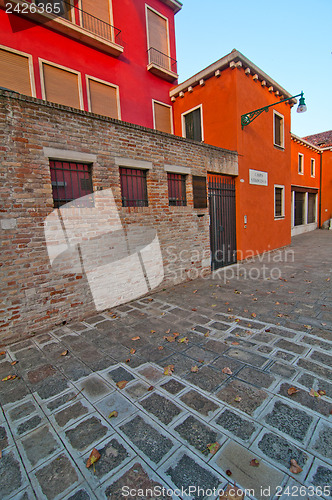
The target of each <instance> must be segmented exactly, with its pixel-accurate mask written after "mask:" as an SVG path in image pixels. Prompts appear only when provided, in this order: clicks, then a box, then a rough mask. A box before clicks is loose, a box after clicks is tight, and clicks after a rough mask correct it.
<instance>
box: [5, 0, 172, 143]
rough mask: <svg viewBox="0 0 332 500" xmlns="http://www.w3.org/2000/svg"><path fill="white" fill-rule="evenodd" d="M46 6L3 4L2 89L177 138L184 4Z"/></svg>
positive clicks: (114, 0) (134, 0)
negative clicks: (177, 21) (178, 16)
mask: <svg viewBox="0 0 332 500" xmlns="http://www.w3.org/2000/svg"><path fill="white" fill-rule="evenodd" d="M44 3H45V2H41V1H40V2H39V1H38V0H35V1H34V2H33V1H31V0H29V1H28V2H23V1H21V0H12V1H11V2H6V1H5V0H1V1H0V33H1V37H0V87H5V88H7V89H10V90H14V91H17V92H19V93H21V94H24V95H29V96H32V97H37V98H39V99H45V100H47V101H50V102H55V103H59V104H62V105H65V106H70V107H73V108H77V109H81V110H86V111H91V112H93V113H96V114H102V115H106V116H110V117H112V118H117V119H121V120H123V121H128V122H130V123H135V124H138V125H142V126H145V127H150V128H156V129H158V130H162V131H164V132H170V133H171V132H172V131H173V124H172V114H171V107H170V105H171V101H170V98H169V89H170V87H171V86H172V85H173V84H174V83H175V82H176V79H177V68H176V47H175V32H174V15H175V13H176V12H178V11H179V10H180V9H181V4H180V2H178V0H148V1H145V0H98V2H94V1H91V0H68V1H67V0H61V1H60V2H57V3H56V7H54V11H53V12H46V11H45V7H44ZM47 5H48V6H51V3H49V4H47ZM47 10H49V9H47Z"/></svg>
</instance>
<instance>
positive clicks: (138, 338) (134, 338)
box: [131, 336, 141, 340]
mask: <svg viewBox="0 0 332 500" xmlns="http://www.w3.org/2000/svg"><path fill="white" fill-rule="evenodd" d="M140 339H141V337H139V336H137V337H133V338H132V339H131V340H140Z"/></svg>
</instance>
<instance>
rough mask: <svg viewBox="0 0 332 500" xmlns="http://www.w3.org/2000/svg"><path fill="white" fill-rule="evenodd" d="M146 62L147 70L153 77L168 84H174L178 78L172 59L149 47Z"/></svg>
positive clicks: (174, 62)
mask: <svg viewBox="0 0 332 500" xmlns="http://www.w3.org/2000/svg"><path fill="white" fill-rule="evenodd" d="M148 60H149V63H148V66H147V69H148V71H150V72H151V73H153V74H154V75H157V76H159V77H160V78H163V79H164V80H167V81H168V82H174V80H176V79H177V78H178V74H177V67H176V60H175V59H172V57H169V56H168V55H166V54H163V53H162V52H160V51H159V50H157V49H154V48H153V47H150V48H149V50H148Z"/></svg>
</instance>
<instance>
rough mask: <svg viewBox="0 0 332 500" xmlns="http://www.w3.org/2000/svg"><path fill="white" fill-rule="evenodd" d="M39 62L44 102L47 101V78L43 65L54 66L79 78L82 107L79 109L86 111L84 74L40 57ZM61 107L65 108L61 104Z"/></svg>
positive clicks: (79, 96) (79, 97)
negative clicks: (83, 87) (83, 84)
mask: <svg viewBox="0 0 332 500" xmlns="http://www.w3.org/2000/svg"><path fill="white" fill-rule="evenodd" d="M38 62H39V73H40V86H41V92H42V99H43V100H44V101H46V88H45V78H44V67H43V65H44V64H47V65H48V66H53V67H55V68H58V69H62V70H64V71H67V72H68V73H74V75H77V77H78V78H77V81H78V99H79V103H80V107H79V108H78V109H80V110H81V111H84V101H83V89H82V73H81V72H80V71H76V70H75V69H71V68H67V66H62V65H61V64H57V63H54V62H52V61H48V60H47V59H43V58H41V57H38ZM56 104H57V103H56ZM59 105H60V106H64V105H63V104H59ZM75 109H76V108H75Z"/></svg>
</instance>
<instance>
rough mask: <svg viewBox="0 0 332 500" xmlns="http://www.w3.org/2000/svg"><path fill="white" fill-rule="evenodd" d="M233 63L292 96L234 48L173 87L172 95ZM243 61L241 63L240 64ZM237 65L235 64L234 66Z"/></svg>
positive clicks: (193, 85) (276, 89)
mask: <svg viewBox="0 0 332 500" xmlns="http://www.w3.org/2000/svg"><path fill="white" fill-rule="evenodd" d="M231 63H233V67H243V69H244V70H246V69H249V70H250V73H251V74H253V75H257V76H258V79H259V80H260V81H262V82H263V81H265V82H266V87H273V91H274V92H276V91H278V92H279V94H280V95H283V96H284V97H292V94H290V93H289V92H287V90H285V89H284V88H283V87H281V86H280V85H279V84H278V83H277V82H276V81H275V80H273V79H272V78H271V77H270V76H269V75H267V74H266V73H265V72H264V71H262V70H261V69H260V68H259V67H258V66H256V64H254V63H253V62H251V61H250V60H249V59H248V58H247V57H245V56H244V55H243V54H242V53H241V52H239V51H238V50H236V49H234V50H232V52H230V53H229V54H227V55H226V56H224V57H222V58H221V59H219V60H218V61H216V62H215V63H213V64H211V65H210V66H208V67H207V68H205V69H203V70H202V71H200V72H199V73H196V75H194V76H192V77H191V78H188V80H186V81H184V82H182V83H180V84H179V85H177V86H176V87H173V88H172V89H171V90H170V97H178V95H179V94H180V92H185V91H186V90H187V89H188V88H189V87H195V86H196V85H199V84H200V82H201V81H202V80H203V81H205V80H207V79H209V78H211V77H214V76H215V75H216V72H220V73H221V72H222V71H223V70H225V69H226V68H229V67H230V65H231ZM239 63H241V64H239ZM234 65H235V66H234ZM291 102H292V103H293V104H296V102H297V101H296V99H292V101H291Z"/></svg>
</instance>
